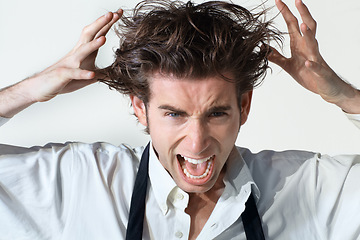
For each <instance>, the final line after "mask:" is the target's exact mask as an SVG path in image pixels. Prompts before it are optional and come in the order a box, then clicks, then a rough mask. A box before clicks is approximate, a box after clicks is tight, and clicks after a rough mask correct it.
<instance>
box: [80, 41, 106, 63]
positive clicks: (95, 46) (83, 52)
mask: <svg viewBox="0 0 360 240" xmlns="http://www.w3.org/2000/svg"><path fill="white" fill-rule="evenodd" d="M105 41H106V38H105V37H104V36H101V37H99V38H97V39H95V40H92V41H91V42H88V43H85V44H82V45H81V46H79V47H78V48H77V49H76V53H75V54H74V58H73V60H74V62H75V63H81V62H82V61H83V60H84V59H85V58H87V57H88V56H89V55H90V54H92V53H93V52H95V51H97V50H99V48H100V47H101V46H103V45H104V44H105Z"/></svg>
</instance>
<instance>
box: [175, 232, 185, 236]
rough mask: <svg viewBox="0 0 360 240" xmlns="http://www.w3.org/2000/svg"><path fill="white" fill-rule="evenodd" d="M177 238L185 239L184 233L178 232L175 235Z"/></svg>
mask: <svg viewBox="0 0 360 240" xmlns="http://www.w3.org/2000/svg"><path fill="white" fill-rule="evenodd" d="M175 237H177V238H182V237H183V233H182V232H180V231H177V232H176V233H175Z"/></svg>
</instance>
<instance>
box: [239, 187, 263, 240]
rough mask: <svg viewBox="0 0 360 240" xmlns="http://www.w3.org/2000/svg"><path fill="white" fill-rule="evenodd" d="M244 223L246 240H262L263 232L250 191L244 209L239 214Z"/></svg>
mask: <svg viewBox="0 0 360 240" xmlns="http://www.w3.org/2000/svg"><path fill="white" fill-rule="evenodd" d="M241 219H242V221H243V224H244V229H245V235H246V239H247V240H264V239H265V237H264V232H263V229H262V226H261V220H260V216H259V213H258V210H257V208H256V203H255V199H254V196H253V194H252V193H251V194H250V196H249V198H248V200H247V201H246V203H245V210H244V212H243V213H242V214H241Z"/></svg>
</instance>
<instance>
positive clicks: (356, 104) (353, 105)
mask: <svg viewBox="0 0 360 240" xmlns="http://www.w3.org/2000/svg"><path fill="white" fill-rule="evenodd" d="M332 103H334V104H336V105H337V106H338V107H340V108H341V109H342V110H343V111H344V112H346V113H350V114H360V91H359V90H358V89H356V88H354V87H352V86H351V85H350V84H347V83H345V85H344V87H343V90H342V91H341V94H340V96H339V98H338V100H336V101H334V102H332Z"/></svg>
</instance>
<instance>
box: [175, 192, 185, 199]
mask: <svg viewBox="0 0 360 240" xmlns="http://www.w3.org/2000/svg"><path fill="white" fill-rule="evenodd" d="M176 198H177V199H178V200H183V199H184V195H183V194H182V193H178V194H176Z"/></svg>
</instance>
